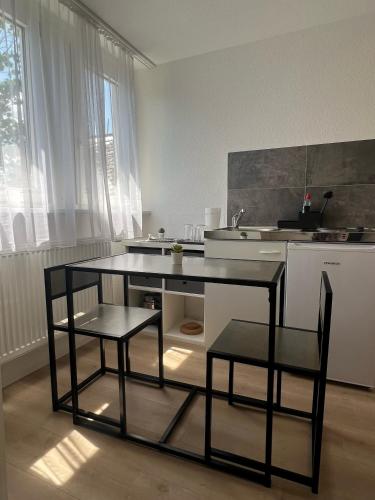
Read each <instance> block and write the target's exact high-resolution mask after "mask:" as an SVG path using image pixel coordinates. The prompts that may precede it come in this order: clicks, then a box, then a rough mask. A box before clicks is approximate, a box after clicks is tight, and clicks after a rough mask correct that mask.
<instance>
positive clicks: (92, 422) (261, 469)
mask: <svg viewBox="0 0 375 500" xmlns="http://www.w3.org/2000/svg"><path fill="white" fill-rule="evenodd" d="M90 260H95V259H90ZM70 266H71V265H69V264H68V265H66V266H65V271H66V285H67V309H68V334H69V358H70V368H71V388H72V390H71V391H69V392H68V393H67V394H65V395H64V396H63V397H62V398H60V399H59V404H58V408H57V409H61V410H64V411H67V412H70V413H72V414H73V421H74V423H75V424H79V425H83V426H86V427H89V428H92V429H95V430H98V431H100V432H105V433H107V434H110V435H113V436H115V437H118V438H121V439H126V440H129V441H132V442H135V443H138V444H141V445H146V446H149V447H151V448H154V449H157V450H160V451H162V452H165V453H168V454H171V455H175V456H178V457H181V458H186V459H189V460H193V461H195V462H198V463H201V464H204V465H207V466H209V467H211V468H215V469H219V470H222V471H225V472H228V473H231V474H234V475H237V476H240V477H244V478H246V479H250V480H253V481H256V482H258V483H261V484H263V485H265V486H268V487H270V486H271V476H272V475H275V476H279V477H282V478H285V479H289V480H292V481H295V482H298V483H301V484H305V485H309V486H311V478H310V477H308V476H305V475H302V474H298V473H295V472H292V471H289V470H287V469H283V468H280V467H275V466H273V465H272V422H273V413H274V411H276V412H279V413H284V414H289V415H292V416H296V417H301V418H306V419H309V420H313V414H312V413H310V412H305V411H300V410H297V409H294V408H288V407H284V406H282V405H281V373H282V372H281V370H277V369H276V367H275V330H276V311H277V287H278V284H280V291H279V297H280V300H279V322H278V323H279V325H280V326H283V324H284V294H285V263H283V262H281V263H280V264H279V267H278V269H277V272H276V274H275V276H274V279H273V280H272V281H254V280H251V281H250V280H249V281H248V282H246V281H245V280H232V279H227V278H217V279H213V278H210V279H208V278H203V277H190V276H189V278H188V279H189V280H190V281H198V282H204V283H217V284H228V285H241V286H251V287H258V288H267V289H268V294H269V346H268V358H269V359H268V362H267V363H265V365H264V368H266V369H267V372H268V373H267V399H266V400H261V399H256V398H251V397H246V396H242V395H238V394H232V395H231V398H232V402H233V403H238V404H242V405H247V406H253V407H256V408H262V409H264V410H265V411H266V439H265V462H264V463H263V462H258V461H256V460H252V459H245V460H240V457H237V456H236V455H233V454H231V453H229V452H219V450H215V452H216V453H215V454H216V456H217V458H214V457H210V458H207V457H206V456H205V455H204V454H202V455H201V454H199V453H195V452H192V451H189V450H185V449H183V448H178V447H175V446H173V445H171V444H169V443H168V441H169V439H170V438H171V436H172V434H173V432H174V430H175V429H176V426H177V425H178V423H179V422H180V421H181V419H182V417H183V415H184V413H185V411H186V410H187V408H188V407H189V405H190V404H191V403H192V402H193V401H194V399H195V397H196V396H197V395H199V394H200V395H205V394H206V387H203V386H198V385H193V384H189V383H186V382H182V381H178V380H171V379H165V378H164V386H169V387H173V388H175V389H179V390H184V391H188V395H187V397H186V399H185V400H184V402H183V403H182V404H181V406H180V407H179V409H178V411H177V413H176V414H175V415H174V416H173V418H172V419H171V421H170V423H169V424H168V426H167V428H166V429H165V431H164V432H163V434H162V436H161V438H160V439H159V440H158V441H154V440H151V439H148V438H146V437H143V436H140V435H137V434H134V433H130V432H127V431H124V430H123V429H122V430H121V429H120V423H119V422H118V421H116V420H115V419H113V418H110V417H105V416H103V415H97V414H95V413H93V412H88V411H85V410H82V409H80V408H79V405H78V394H79V393H80V392H82V391H83V390H85V389H86V388H87V387H88V386H90V385H91V384H92V383H93V382H95V381H96V380H97V379H98V378H100V377H101V376H103V375H105V374H106V373H112V374H118V369H115V368H110V367H106V366H105V367H101V368H100V369H99V370H97V371H96V372H94V373H93V374H92V375H90V376H89V377H87V378H86V379H85V380H84V381H82V382H81V383H80V384H78V383H77V377H76V373H77V372H76V366H77V361H76V349H75V332H74V304H73V288H72V280H73V272H75V271H77V272H96V273H100V274H109V275H121V276H123V278H124V302H125V305H128V278H129V276H132V275H136V276H143V275H144V276H146V275H148V274H147V273H140V272H134V273H132V272H129V271H126V272H124V271H120V270H116V269H111V270H105V271H104V270H98V269H97V268H89V267H79V263H75V264H74V267H70ZM153 277H158V278H166V277H167V278H168V279H177V280H178V279H181V275H180V274H176V275H171V274H168V275H164V274H156V273H153ZM126 348H127V349H128V344H126ZM126 360H127V363H126V369H125V376H126V377H127V378H129V379H134V380H139V381H142V382H146V383H152V384H153V383H155V384H157V385H159V382H160V379H159V378H158V377H156V376H153V375H146V374H143V373H138V372H134V371H132V370H131V369H130V358H129V353H128V352H127V353H126ZM234 361H235V360H234ZM275 371H277V385H276V402H274V376H275ZM283 371H284V370H283ZM212 396H213V397H215V398H220V399H226V400H229V393H227V392H225V391H220V390H217V389H212ZM70 398H71V399H72V405H69V404H67V401H68V399H70ZM123 412H124V407H121V408H120V421H124V420H125V419H126V415H125V414H124V413H123ZM103 424H105V425H104V426H103ZM230 462H232V463H230Z"/></svg>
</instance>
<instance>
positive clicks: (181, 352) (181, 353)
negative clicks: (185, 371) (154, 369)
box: [155, 347, 193, 370]
mask: <svg viewBox="0 0 375 500" xmlns="http://www.w3.org/2000/svg"><path fill="white" fill-rule="evenodd" d="M191 354H193V351H191V350H190V349H183V348H182V347H170V348H169V349H168V350H167V351H166V352H165V353H164V366H165V367H167V368H169V369H171V370H177V368H179V367H180V366H181V365H182V363H184V362H185V361H186V360H187V359H188V357H189V356H191ZM156 365H157V363H155V366H156Z"/></svg>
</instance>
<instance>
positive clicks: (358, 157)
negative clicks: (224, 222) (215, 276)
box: [228, 140, 375, 227]
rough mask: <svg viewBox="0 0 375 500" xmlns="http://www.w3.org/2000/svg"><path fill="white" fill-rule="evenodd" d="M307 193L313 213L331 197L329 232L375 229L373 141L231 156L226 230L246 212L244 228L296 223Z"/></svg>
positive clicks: (229, 156) (239, 153) (241, 153)
mask: <svg viewBox="0 0 375 500" xmlns="http://www.w3.org/2000/svg"><path fill="white" fill-rule="evenodd" d="M305 188H306V190H307V191H309V192H311V194H312V199H313V209H320V207H321V205H322V203H323V193H324V192H326V191H328V190H331V191H333V193H334V195H333V199H331V200H330V201H329V204H328V207H327V210H326V215H325V219H324V225H325V226H327V227H342V226H372V227H373V226H375V140H365V141H352V142H341V143H332V144H316V145H312V146H297V147H290V148H277V149H266V150H256V151H241V152H238V153H229V155H228V224H230V223H231V217H232V214H233V213H234V212H235V211H236V210H238V209H239V208H242V207H244V208H246V209H247V212H246V214H245V216H244V217H243V219H242V221H241V224H243V225H276V224H277V221H278V220H279V219H296V218H297V217H298V211H299V210H300V209H301V207H302V202H303V195H304V192H305Z"/></svg>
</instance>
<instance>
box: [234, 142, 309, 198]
mask: <svg viewBox="0 0 375 500" xmlns="http://www.w3.org/2000/svg"><path fill="white" fill-rule="evenodd" d="M228 162H229V166H230V168H229V170H228V188H229V189H245V188H253V187H254V188H273V187H300V186H303V185H304V183H305V165H306V148H305V147H303V146H302V147H295V148H279V149H264V150H259V151H246V152H243V153H229V156H228Z"/></svg>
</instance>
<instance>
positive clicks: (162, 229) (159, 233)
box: [158, 227, 165, 239]
mask: <svg viewBox="0 0 375 500" xmlns="http://www.w3.org/2000/svg"><path fill="white" fill-rule="evenodd" d="M164 234H165V229H164V227H161V228H160V229H159V231H158V236H159V238H161V239H163V238H164Z"/></svg>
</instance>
